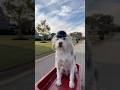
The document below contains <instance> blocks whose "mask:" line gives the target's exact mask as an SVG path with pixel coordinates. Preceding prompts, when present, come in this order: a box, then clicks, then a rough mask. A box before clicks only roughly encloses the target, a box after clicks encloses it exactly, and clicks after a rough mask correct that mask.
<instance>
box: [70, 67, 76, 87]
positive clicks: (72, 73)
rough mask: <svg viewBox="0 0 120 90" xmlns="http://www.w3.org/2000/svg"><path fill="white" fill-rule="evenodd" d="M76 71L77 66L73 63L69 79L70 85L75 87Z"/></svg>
mask: <svg viewBox="0 0 120 90" xmlns="http://www.w3.org/2000/svg"><path fill="white" fill-rule="evenodd" d="M74 73H75V67H74V66H73V65H72V66H71V70H70V81H69V87H70V88H74V86H75V84H74Z"/></svg>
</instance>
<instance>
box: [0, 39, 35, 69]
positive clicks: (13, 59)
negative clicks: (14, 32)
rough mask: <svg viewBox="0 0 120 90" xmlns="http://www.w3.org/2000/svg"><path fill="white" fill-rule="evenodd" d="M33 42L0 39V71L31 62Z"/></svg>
mask: <svg viewBox="0 0 120 90" xmlns="http://www.w3.org/2000/svg"><path fill="white" fill-rule="evenodd" d="M33 46H34V42H32V41H29V40H10V39H9V40H8V39H6V40H2V39H0V71H1V70H5V69H9V68H14V67H16V66H21V65H23V64H25V63H30V62H33V58H34V48H33Z"/></svg>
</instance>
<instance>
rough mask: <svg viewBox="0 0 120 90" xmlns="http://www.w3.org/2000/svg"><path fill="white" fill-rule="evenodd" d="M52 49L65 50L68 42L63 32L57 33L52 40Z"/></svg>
mask: <svg viewBox="0 0 120 90" xmlns="http://www.w3.org/2000/svg"><path fill="white" fill-rule="evenodd" d="M52 43H53V48H55V49H56V50H57V49H60V50H65V49H67V48H68V47H69V45H70V40H69V37H68V35H67V34H66V32H65V31H59V32H57V34H56V35H55V36H54V37H53V39H52Z"/></svg>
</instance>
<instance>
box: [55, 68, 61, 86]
mask: <svg viewBox="0 0 120 90" xmlns="http://www.w3.org/2000/svg"><path fill="white" fill-rule="evenodd" d="M56 69H57V80H56V85H57V86H60V85H61V77H62V73H61V70H60V69H61V68H60V67H59V66H57V67H56Z"/></svg>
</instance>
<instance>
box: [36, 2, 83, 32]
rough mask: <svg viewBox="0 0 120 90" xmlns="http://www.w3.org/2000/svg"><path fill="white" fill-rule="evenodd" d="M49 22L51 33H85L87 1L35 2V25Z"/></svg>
mask: <svg viewBox="0 0 120 90" xmlns="http://www.w3.org/2000/svg"><path fill="white" fill-rule="evenodd" d="M44 19H46V20H47V23H48V24H49V25H50V27H51V32H57V31H59V30H65V31H67V33H70V32H74V31H79V32H82V33H83V34H84V32H85V0H35V25H36V26H37V24H38V23H40V21H41V20H44Z"/></svg>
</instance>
